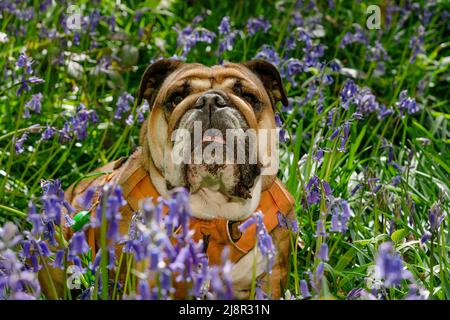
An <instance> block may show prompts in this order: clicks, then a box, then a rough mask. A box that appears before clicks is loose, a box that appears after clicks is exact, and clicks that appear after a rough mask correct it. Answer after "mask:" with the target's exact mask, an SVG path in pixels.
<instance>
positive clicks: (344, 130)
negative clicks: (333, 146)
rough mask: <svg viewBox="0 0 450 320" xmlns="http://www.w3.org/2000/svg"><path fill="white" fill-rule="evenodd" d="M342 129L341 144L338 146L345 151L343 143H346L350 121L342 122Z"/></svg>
mask: <svg viewBox="0 0 450 320" xmlns="http://www.w3.org/2000/svg"><path fill="white" fill-rule="evenodd" d="M342 131H343V133H344V135H343V136H342V137H341V145H340V147H339V151H341V152H345V144H346V143H347V140H348V135H349V133H350V122H348V121H347V122H345V123H344V125H343V126H342Z"/></svg>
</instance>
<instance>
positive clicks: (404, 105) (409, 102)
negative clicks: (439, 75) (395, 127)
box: [395, 90, 420, 114]
mask: <svg viewBox="0 0 450 320" xmlns="http://www.w3.org/2000/svg"><path fill="white" fill-rule="evenodd" d="M395 105H396V106H397V108H398V109H399V110H400V112H401V113H403V112H404V111H407V112H408V114H413V113H416V112H418V111H419V110H420V107H419V105H418V104H417V102H416V99H414V98H411V97H408V92H407V90H403V91H402V92H400V94H399V101H398V102H397V103H396V104H395Z"/></svg>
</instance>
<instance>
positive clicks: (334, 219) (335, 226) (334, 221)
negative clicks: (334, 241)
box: [330, 207, 341, 232]
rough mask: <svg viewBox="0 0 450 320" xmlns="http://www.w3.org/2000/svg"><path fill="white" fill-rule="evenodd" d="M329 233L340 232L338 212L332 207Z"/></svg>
mask: <svg viewBox="0 0 450 320" xmlns="http://www.w3.org/2000/svg"><path fill="white" fill-rule="evenodd" d="M330 231H331V232H340V231H341V227H340V221H339V210H338V208H337V207H334V210H333V214H332V215H331V228H330Z"/></svg>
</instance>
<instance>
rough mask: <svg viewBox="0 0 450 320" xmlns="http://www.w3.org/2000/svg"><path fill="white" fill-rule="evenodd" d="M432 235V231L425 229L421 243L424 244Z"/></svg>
mask: <svg viewBox="0 0 450 320" xmlns="http://www.w3.org/2000/svg"><path fill="white" fill-rule="evenodd" d="M431 236H432V234H431V232H429V231H425V232H424V234H423V236H422V238H420V243H421V244H424V243H425V242H427V241H428V240H430V239H431Z"/></svg>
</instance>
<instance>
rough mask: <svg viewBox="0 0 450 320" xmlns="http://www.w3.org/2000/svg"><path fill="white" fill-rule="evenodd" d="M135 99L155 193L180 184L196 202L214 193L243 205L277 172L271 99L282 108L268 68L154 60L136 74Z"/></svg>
mask: <svg viewBox="0 0 450 320" xmlns="http://www.w3.org/2000/svg"><path fill="white" fill-rule="evenodd" d="M142 99H146V100H147V101H148V103H149V105H150V106H151V114H150V116H149V118H148V119H147V122H146V123H145V124H144V126H143V128H142V131H141V144H142V146H143V148H144V150H145V157H146V158H147V159H145V161H148V167H149V171H150V174H151V175H152V180H153V181H154V183H155V180H156V183H155V186H156V187H157V189H158V191H159V192H160V193H161V194H162V195H164V194H165V193H166V192H167V191H168V190H170V189H172V188H174V187H179V186H183V187H187V188H188V189H189V190H190V192H191V195H202V200H199V201H200V202H202V201H203V202H205V201H206V202H208V201H209V200H208V198H209V197H210V196H214V197H217V195H219V194H220V196H221V199H223V201H225V202H236V203H240V204H241V205H244V206H245V203H246V202H248V203H250V202H252V201H251V199H253V198H255V197H256V198H257V199H259V194H260V193H261V191H262V190H263V189H264V188H265V187H266V186H267V185H268V184H270V183H271V182H272V181H273V178H274V177H275V176H276V171H277V169H278V167H277V162H276V161H274V159H273V157H272V156H273V153H274V146H275V144H276V141H277V139H278V136H277V134H276V131H275V120H274V108H275V104H276V103H277V102H278V101H282V102H283V104H285V105H286V104H287V98H286V94H285V91H284V88H283V86H282V83H281V79H280V75H279V73H278V71H277V70H276V69H275V67H273V66H272V65H271V64H270V63H268V62H265V61H260V60H257V61H250V62H248V63H244V64H233V63H228V64H224V65H221V66H213V67H211V68H210V67H206V66H204V65H201V64H194V63H192V64H184V63H182V62H179V61H176V60H171V59H169V60H160V61H158V62H156V63H154V64H153V65H151V66H150V67H148V68H147V70H146V71H145V73H144V75H143V77H142V83H141V87H140V89H139V103H140V102H141V100H142ZM239 139H242V140H239ZM239 155H240V156H242V155H244V157H243V158H238V156H239ZM275 160H277V159H275ZM268 167H270V171H271V172H269V171H268ZM265 169H266V173H264V170H265ZM253 200H255V199H253ZM211 201H214V200H211ZM253 202H255V201H253ZM253 206H254V205H253ZM247 207H248V206H247ZM250 207H251V206H250ZM250 207H248V209H249V210H251V208H250ZM202 208H203V209H199V210H209V211H211V210H212V209H211V207H208V206H203V207H202ZM212 211H214V210H212ZM200 215H201V214H200Z"/></svg>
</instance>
